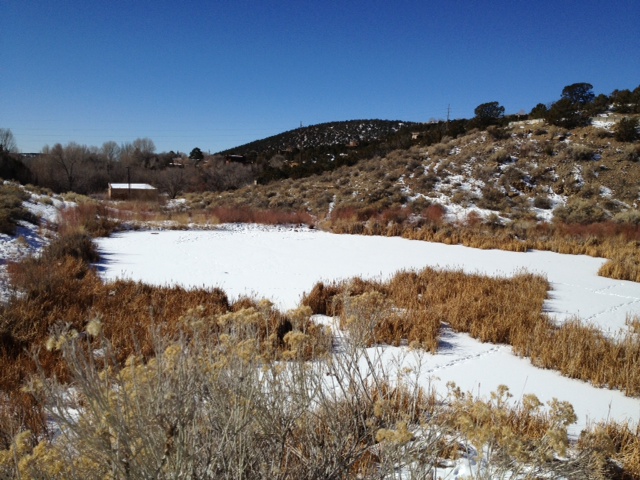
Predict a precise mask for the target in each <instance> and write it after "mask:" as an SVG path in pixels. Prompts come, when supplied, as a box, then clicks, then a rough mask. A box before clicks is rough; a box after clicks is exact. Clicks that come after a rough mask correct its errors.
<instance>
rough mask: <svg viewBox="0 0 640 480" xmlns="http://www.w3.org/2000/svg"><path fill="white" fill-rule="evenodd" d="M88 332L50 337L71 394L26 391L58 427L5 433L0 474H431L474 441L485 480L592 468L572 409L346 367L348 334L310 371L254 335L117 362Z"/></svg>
mask: <svg viewBox="0 0 640 480" xmlns="http://www.w3.org/2000/svg"><path fill="white" fill-rule="evenodd" d="M231 326H232V325H231V324H228V325H227V327H231ZM233 334H234V333H233V329H226V330H225V332H224V335H229V336H233ZM91 335H92V338H94V341H96V342H97V343H98V344H99V345H101V346H102V348H103V349H104V350H103V354H104V357H103V358H104V359H105V361H104V362H102V361H98V360H97V359H96V358H95V356H94V355H93V354H92V353H91V352H88V351H87V350H86V349H84V348H83V347H82V343H83V342H84V341H85V340H83V339H80V338H77V337H76V338H75V339H69V341H67V342H65V343H63V344H61V345H60V349H61V351H62V353H63V357H64V359H65V363H66V366H67V369H68V370H69V371H70V372H71V377H72V381H73V385H74V387H75V388H74V393H73V395H69V392H68V389H67V386H66V385H65V384H61V383H59V382H57V381H55V380H53V379H48V378H45V377H35V378H33V379H32V381H31V382H30V383H29V385H28V387H27V389H26V390H28V391H29V392H30V393H31V394H32V395H33V396H34V397H36V398H38V399H40V401H42V402H43V403H45V404H46V406H47V413H48V415H50V417H51V418H52V419H53V420H54V421H55V422H56V424H57V425H59V426H60V429H61V435H60V436H59V437H58V438H57V439H56V441H55V442H48V441H47V440H46V439H34V438H33V436H32V433H31V432H28V431H23V432H20V433H18V434H16V435H15V436H14V437H12V439H11V442H10V443H9V444H7V445H6V446H5V447H4V448H2V449H0V475H3V476H8V477H13V476H17V477H20V478H52V477H53V478H57V477H61V476H63V477H64V478H70V479H80V478H103V477H105V476H109V477H111V478H169V477H171V478H173V477H183V476H187V477H189V476H194V477H196V478H208V477H211V476H214V477H215V478H248V479H254V478H255V479H259V478H282V479H289V478H354V477H357V478H388V477H389V476H391V475H393V474H397V473H398V471H402V472H405V473H406V474H407V475H409V476H411V478H425V479H428V478H432V476H433V473H434V470H435V469H436V468H437V467H442V465H445V464H447V463H448V462H450V461H452V460H456V459H458V458H460V457H461V456H462V455H466V452H468V451H471V450H473V449H476V450H477V451H478V453H479V456H480V458H476V459H475V460H476V461H477V460H479V459H483V460H486V461H487V467H486V471H485V473H486V474H487V475H488V476H489V477H490V478H503V476H505V475H509V474H511V475H514V474H518V473H525V472H527V473H528V474H529V475H531V474H534V475H537V476H539V477H541V478H548V477H550V476H551V477H558V476H559V475H563V474H564V475H566V472H573V475H580V478H599V477H598V475H600V473H601V472H600V470H599V468H598V467H599V465H598V464H596V463H595V462H594V461H593V458H594V454H593V453H592V449H588V448H585V449H584V452H581V453H579V454H574V453H570V452H569V451H568V449H567V447H568V442H567V439H568V437H567V430H566V426H567V425H568V424H569V423H571V422H572V421H573V419H574V417H572V415H573V411H572V409H571V407H570V406H568V405H566V404H563V403H561V402H556V401H551V402H550V403H549V408H548V409H543V408H542V404H541V403H540V402H539V401H538V400H537V399H536V398H535V397H534V396H531V395H530V396H526V397H524V398H523V400H522V402H520V403H519V404H516V405H511V404H509V403H508V402H507V400H508V398H509V397H510V394H509V392H508V391H507V390H506V388H504V387H501V388H499V389H498V390H497V391H496V392H493V393H492V394H491V397H490V399H488V400H482V399H477V398H473V397H471V396H469V395H465V394H462V393H461V392H460V391H459V390H457V389H455V388H454V387H452V389H451V391H450V393H449V395H447V396H446V397H445V398H442V399H438V398H437V397H436V396H435V395H434V393H433V392H430V391H425V390H423V389H421V388H420V387H418V386H417V385H416V384H415V383H413V382H412V380H411V378H410V377H408V376H406V374H399V376H398V377H397V378H390V377H388V376H384V375H381V374H379V373H376V372H369V373H367V374H364V373H363V372H361V371H360V369H358V368H356V366H357V364H358V362H359V361H360V360H361V358H362V356H363V355H364V356H365V357H366V350H363V349H361V348H359V347H357V346H355V345H354V344H347V345H345V347H346V350H345V352H344V353H343V354H342V355H333V356H330V357H328V358H326V359H325V360H324V361H323V363H322V367H323V368H309V365H308V364H306V363H305V362H291V363H289V364H287V365H282V364H280V363H264V361H263V359H262V358H261V356H260V355H259V351H258V350H257V349H253V348H252V346H251V345H253V347H255V346H256V344H255V342H254V343H253V344H247V343H246V342H239V343H238V342H235V341H233V340H227V339H224V338H223V339H222V341H220V342H215V341H213V340H214V339H212V338H211V337H208V336H200V335H195V336H187V337H185V336H184V335H180V336H178V337H173V338H171V337H169V338H167V337H161V336H158V335H155V334H152V336H153V337H154V352H153V355H152V356H151V358H149V359H148V360H146V361H145V360H143V359H141V358H140V357H138V356H132V357H130V358H129V359H128V360H127V362H126V363H125V364H122V363H120V362H117V361H112V360H111V359H114V358H115V357H116V356H117V355H116V354H115V352H114V351H113V350H112V347H111V346H110V344H109V342H107V341H106V338H105V337H104V336H102V334H101V333H100V332H99V331H97V330H93V329H92V333H91ZM105 363H106V365H105ZM327 378H328V379H333V380H332V382H333V383H330V384H328V383H327ZM558 456H562V457H563V458H562V459H561V460H559V459H558Z"/></svg>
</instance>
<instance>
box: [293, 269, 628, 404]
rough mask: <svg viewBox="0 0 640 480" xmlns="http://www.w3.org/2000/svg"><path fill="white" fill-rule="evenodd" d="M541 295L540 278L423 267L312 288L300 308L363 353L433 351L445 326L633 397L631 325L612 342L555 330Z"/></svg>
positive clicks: (592, 332) (594, 333) (587, 331)
mask: <svg viewBox="0 0 640 480" xmlns="http://www.w3.org/2000/svg"><path fill="white" fill-rule="evenodd" d="M548 288H549V285H548V283H547V281H546V279H544V278H542V277H539V276H536V275H532V274H529V273H526V272H524V273H521V274H518V275H516V276H514V277H512V278H492V277H486V276H482V275H468V274H465V273H463V272H461V271H453V272H451V271H438V270H434V269H431V268H427V269H425V270H422V271H420V272H417V273H415V272H403V273H399V274H397V275H396V276H394V277H393V278H392V279H391V280H390V281H389V282H385V283H381V282H373V281H365V280H362V279H360V278H355V279H353V280H350V281H342V282H339V283H334V284H332V285H325V284H317V285H316V286H315V287H314V288H313V289H312V291H311V292H310V293H309V294H308V295H305V297H304V298H303V300H302V302H303V304H305V305H308V306H309V307H310V308H311V309H312V310H313V311H314V313H329V314H334V315H339V316H340V320H341V326H342V327H343V328H344V329H345V330H347V331H348V332H349V333H350V335H351V336H353V337H354V339H355V340H354V341H356V342H357V343H359V344H362V345H365V346H371V345H374V344H380V343H386V344H391V345H400V344H409V345H413V346H415V347H421V348H424V349H427V350H429V351H431V352H436V351H437V349H438V342H439V332H440V326H441V325H442V324H446V325H449V326H450V327H452V328H453V329H454V330H456V331H458V332H465V333H469V334H470V335H471V336H473V337H474V338H477V339H478V340H480V341H482V342H491V343H505V344H509V345H512V346H513V349H514V352H515V353H516V354H518V355H521V356H524V357H529V358H530V359H531V361H532V363H533V364H535V365H537V366H540V367H543V368H549V369H553V370H557V371H559V372H560V373H562V374H563V375H565V376H568V377H571V378H579V379H581V380H584V381H588V382H591V383H592V384H594V385H596V386H604V387H607V388H615V389H620V390H622V391H623V392H625V394H626V395H629V396H640V372H639V371H638V369H637V368H636V365H637V362H638V361H640V338H639V337H638V335H637V333H636V332H635V330H634V328H636V327H637V322H633V321H631V322H630V323H629V325H630V327H629V329H628V331H627V333H626V334H623V335H621V336H619V337H616V338H610V337H608V336H606V335H604V334H603V333H602V332H601V331H600V330H598V329H597V328H595V327H591V326H589V325H585V324H584V323H582V322H580V321H579V320H575V321H568V322H566V323H564V324H562V325H559V326H558V325H556V324H554V323H553V322H552V321H551V320H550V319H549V318H548V317H547V316H546V315H545V314H543V312H542V308H543V303H544V300H545V298H546V295H547V290H548Z"/></svg>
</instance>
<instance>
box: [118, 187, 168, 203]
mask: <svg viewBox="0 0 640 480" xmlns="http://www.w3.org/2000/svg"><path fill="white" fill-rule="evenodd" d="M109 199H110V200H142V201H147V202H149V201H154V200H158V189H157V188H155V187H152V186H151V185H149V184H147V183H110V184H109Z"/></svg>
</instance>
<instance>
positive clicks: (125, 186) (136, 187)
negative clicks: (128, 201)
mask: <svg viewBox="0 0 640 480" xmlns="http://www.w3.org/2000/svg"><path fill="white" fill-rule="evenodd" d="M109 188H111V189H117V190H120V189H129V188H131V190H155V189H156V187H152V186H151V185H149V184H148V183H110V184H109Z"/></svg>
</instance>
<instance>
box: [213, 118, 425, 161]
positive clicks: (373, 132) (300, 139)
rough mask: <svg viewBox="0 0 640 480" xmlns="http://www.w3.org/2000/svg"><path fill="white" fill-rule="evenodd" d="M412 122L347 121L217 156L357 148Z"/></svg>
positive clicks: (301, 130) (275, 137) (305, 129)
mask: <svg viewBox="0 0 640 480" xmlns="http://www.w3.org/2000/svg"><path fill="white" fill-rule="evenodd" d="M412 125H416V124H415V122H402V121H392V120H349V121H342V122H328V123H321V124H317V125H312V126H306V127H302V126H301V127H300V128H296V129H295V130H290V131H288V132H284V133H280V134H278V135H273V136H271V137H267V138H264V139H261V140H256V141H253V142H250V143H247V144H244V145H240V146H238V147H235V148H232V149H229V150H225V151H223V152H220V153H221V154H223V155H224V154H232V153H234V154H238V155H249V154H251V153H252V152H253V153H255V154H260V155H265V156H266V155H268V154H275V153H278V152H290V151H293V150H298V151H300V150H308V149H314V148H318V147H348V146H356V145H360V144H369V143H374V142H381V141H384V140H387V139H388V138H390V137H392V136H394V135H396V134H398V133H399V132H402V131H406V130H407V129H408V128H409V127H411V126H412Z"/></svg>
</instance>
